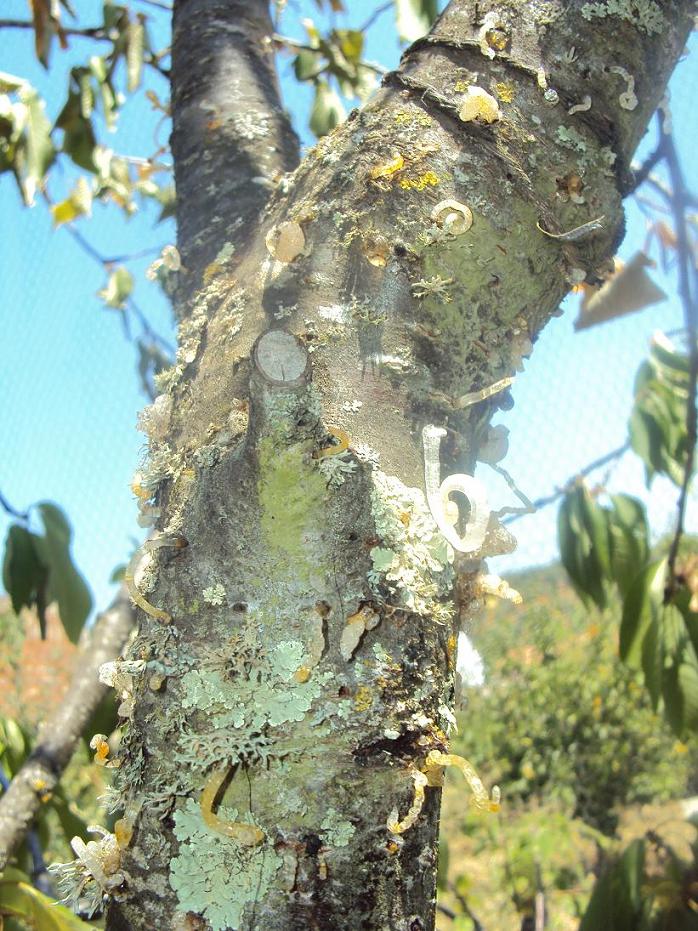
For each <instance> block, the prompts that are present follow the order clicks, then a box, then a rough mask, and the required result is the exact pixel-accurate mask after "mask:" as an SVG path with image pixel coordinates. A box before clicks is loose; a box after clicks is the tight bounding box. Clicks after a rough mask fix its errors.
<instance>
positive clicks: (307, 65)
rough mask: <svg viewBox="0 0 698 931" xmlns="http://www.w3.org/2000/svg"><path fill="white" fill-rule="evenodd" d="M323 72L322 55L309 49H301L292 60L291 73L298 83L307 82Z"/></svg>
mask: <svg viewBox="0 0 698 931" xmlns="http://www.w3.org/2000/svg"><path fill="white" fill-rule="evenodd" d="M322 70H323V64H322V55H321V54H320V53H319V52H314V51H311V50H310V49H301V51H300V52H299V53H298V54H297V55H296V57H295V58H294V59H293V71H294V73H295V75H296V80H298V81H308V80H310V79H311V78H315V77H317V75H318V74H320V72H321V71H322Z"/></svg>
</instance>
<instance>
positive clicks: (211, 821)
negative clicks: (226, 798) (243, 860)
mask: <svg viewBox="0 0 698 931" xmlns="http://www.w3.org/2000/svg"><path fill="white" fill-rule="evenodd" d="M230 770H231V767H230V766H222V767H221V768H220V769H217V770H216V771H215V772H213V773H212V774H211V775H210V776H209V778H208V779H207V781H206V784H205V785H204V788H203V791H202V793H201V802H200V805H201V815H202V817H203V819H204V824H205V825H206V826H207V827H209V828H211V830H212V831H216V832H217V833H218V834H224V835H225V836H226V837H230V838H232V840H235V841H237V842H238V844H242V845H243V846H245V847H255V846H256V845H257V844H261V842H262V841H263V840H264V832H263V831H262V830H260V828H258V827H255V825H254V824H246V823H245V822H244V821H224V820H223V819H222V818H219V817H218V815H217V814H215V812H214V811H213V805H214V803H215V801H216V796H217V795H218V793H219V791H220V789H221V786H222V785H223V783H224V782H225V780H226V778H227V777H228V773H229V772H230Z"/></svg>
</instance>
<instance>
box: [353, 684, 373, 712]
mask: <svg viewBox="0 0 698 931" xmlns="http://www.w3.org/2000/svg"><path fill="white" fill-rule="evenodd" d="M372 704H373V693H372V692H371V689H370V688H369V687H368V686H367V685H360V686H359V687H358V689H357V690H356V694H355V695H354V708H355V709H356V710H357V711H359V712H362V711H368V709H369V708H370V707H371V705H372Z"/></svg>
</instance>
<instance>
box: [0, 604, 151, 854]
mask: <svg viewBox="0 0 698 931" xmlns="http://www.w3.org/2000/svg"><path fill="white" fill-rule="evenodd" d="M133 623H134V616H133V609H132V608H131V605H130V602H129V600H128V598H127V596H126V594H125V593H124V592H121V593H120V594H119V595H118V597H117V598H116V600H115V601H114V603H113V604H112V605H111V607H110V608H108V609H107V610H106V611H105V612H104V613H103V614H101V615H100V616H99V618H98V619H97V621H96V622H95V625H94V628H93V630H92V632H91V634H90V636H89V639H88V641H87V643H86V644H85V646H84V647H83V649H82V650H81V651H80V654H79V657H78V660H77V666H76V670H75V674H74V676H73V679H72V682H71V684H70V687H69V689H68V692H67V693H66V696H65V698H64V699H63V701H62V702H61V704H60V705H59V706H58V707H57V708H56V710H55V712H54V713H53V714H52V715H51V717H50V718H48V719H47V720H46V721H45V722H44V724H43V725H42V727H41V730H40V732H39V736H38V738H37V742H36V746H35V747H34V750H33V751H32V753H31V755H30V756H29V758H28V759H27V761H26V762H25V764H24V765H23V766H22V768H21V769H20V770H19V772H18V773H17V774H16V775H15V777H14V779H13V780H12V782H11V783H10V786H9V788H8V790H7V792H5V793H4V794H3V795H2V796H0V870H2V869H3V868H4V867H5V866H6V865H7V862H8V859H9V857H10V855H11V854H12V851H13V850H14V849H15V847H16V846H17V845H18V844H19V843H21V841H22V839H23V837H24V835H25V834H26V832H27V830H28V829H29V827H30V825H31V823H32V821H33V820H34V816H35V815H36V813H37V811H38V810H39V808H40V806H41V799H42V797H44V798H45V797H48V796H49V795H50V794H51V792H52V791H53V789H54V788H55V786H56V785H57V783H58V781H59V779H60V778H61V776H62V774H63V770H64V769H65V767H66V766H67V765H68V762H69V761H70V758H71V756H72V755H73V751H74V749H75V745H76V744H77V742H78V740H79V739H80V736H81V734H82V732H83V731H84V729H85V727H86V725H87V724H88V722H89V720H90V718H91V717H92V714H93V713H94V711H95V709H96V707H97V705H98V704H99V702H100V701H101V700H102V698H104V696H105V694H106V692H107V688H106V686H104V685H103V684H102V683H101V682H100V681H99V678H98V671H99V667H100V666H101V665H102V664H103V663H106V662H109V661H111V660H114V659H115V658H116V657H117V656H118V655H119V653H120V652H121V650H122V649H123V648H124V645H125V643H126V640H127V639H128V636H129V634H130V633H131V631H132V629H133Z"/></svg>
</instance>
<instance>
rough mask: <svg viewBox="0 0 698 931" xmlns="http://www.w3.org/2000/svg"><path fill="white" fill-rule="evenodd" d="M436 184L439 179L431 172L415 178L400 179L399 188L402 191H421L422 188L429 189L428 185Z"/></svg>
mask: <svg viewBox="0 0 698 931" xmlns="http://www.w3.org/2000/svg"><path fill="white" fill-rule="evenodd" d="M438 183H439V178H438V176H437V175H436V174H435V173H434V172H433V171H425V172H424V174H422V175H419V177H417V178H402V180H401V181H400V187H401V188H402V189H403V190H404V191H409V190H415V191H423V190H424V188H426V187H429V186H430V185H436V184H438Z"/></svg>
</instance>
